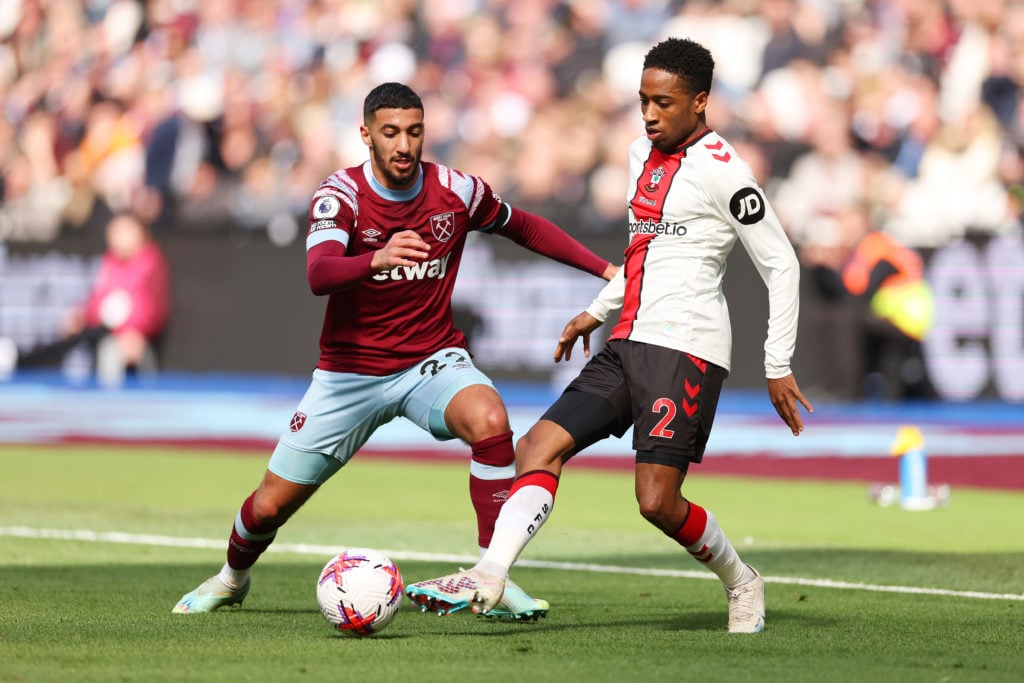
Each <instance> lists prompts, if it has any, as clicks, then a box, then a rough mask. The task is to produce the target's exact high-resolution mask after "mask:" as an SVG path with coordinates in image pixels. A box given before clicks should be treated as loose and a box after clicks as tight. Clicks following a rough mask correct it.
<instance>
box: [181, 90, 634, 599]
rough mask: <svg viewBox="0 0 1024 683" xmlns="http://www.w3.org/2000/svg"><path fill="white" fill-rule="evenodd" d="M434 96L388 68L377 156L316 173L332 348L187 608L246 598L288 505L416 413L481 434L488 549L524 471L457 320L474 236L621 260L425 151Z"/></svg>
mask: <svg viewBox="0 0 1024 683" xmlns="http://www.w3.org/2000/svg"><path fill="white" fill-rule="evenodd" d="M425 130H426V126H425V124H424V118H423V103H422V102H421V100H420V98H419V96H417V94H416V93H415V92H414V91H413V90H412V89H410V88H409V87H408V86H405V85H402V84H399V83H384V84H382V85H380V86H377V87H376V88H374V89H373V90H372V91H370V93H369V94H368V95H367V96H366V99H365V101H364V103H363V125H362V126H361V127H360V133H361V135H362V139H363V142H364V143H365V144H366V145H367V147H369V150H370V159H369V161H367V162H365V163H363V164H362V165H360V166H355V167H353V168H346V169H341V170H339V171H337V172H335V173H334V174H333V175H331V176H330V177H329V178H327V179H326V180H325V181H323V182H322V183H321V184H320V187H319V189H318V190H317V191H316V192H315V193H314V195H313V199H312V202H311V204H310V209H309V234H308V236H307V238H306V253H307V256H306V270H307V276H308V279H309V284H310V288H311V289H312V291H313V293H314V294H317V295H324V294H326V295H328V300H327V312H326V315H325V319H324V325H323V331H322V334H321V336H320V360H319V362H318V363H317V367H316V369H315V370H314V371H313V377H312V381H311V383H310V386H309V389H308V390H307V391H306V394H305V396H304V397H303V398H302V400H301V401H300V402H299V405H298V409H297V410H296V412H295V414H294V416H293V417H292V419H291V423H290V426H289V428H288V429H287V430H286V431H284V432H283V435H282V436H281V438H280V440H279V442H278V444H277V447H276V449H275V450H274V453H273V455H272V456H271V458H270V462H269V464H268V466H267V472H266V474H265V475H264V478H263V481H262V483H260V485H259V487H258V488H257V489H256V490H255V491H254V492H253V493H252V494H251V495H250V496H249V497H248V498H246V499H245V501H244V502H243V503H242V506H241V509H240V510H239V512H238V515H237V517H236V518H235V523H234V527H233V529H232V531H231V537H230V541H229V543H228V548H227V562H226V563H225V564H224V566H223V568H222V569H221V571H220V573H218V574H216V575H214V576H212V577H210V578H209V579H208V580H206V581H205V582H203V584H202V585H200V586H199V587H198V588H197V589H195V590H194V591H192V592H190V593H188V594H186V595H185V596H184V597H182V599H181V600H180V601H179V602H178V604H177V605H176V606H175V607H174V609H173V611H174V612H176V613H195V612H210V611H213V610H215V609H218V608H220V607H223V606H225V605H234V604H240V603H241V602H242V600H243V599H244V598H245V597H246V595H247V594H248V592H249V586H250V576H249V574H250V568H251V567H252V566H253V564H254V563H255V562H256V560H257V559H258V558H259V556H260V554H261V553H263V551H265V550H266V549H267V547H268V546H269V545H270V544H271V543H272V542H273V540H274V535H275V534H276V533H277V530H278V529H279V528H280V527H281V525H283V524H284V523H285V522H286V521H287V520H288V518H289V517H291V516H292V515H293V514H294V513H295V511H296V510H298V509H299V507H301V506H302V504H303V503H305V502H306V500H308V499H309V497H310V496H311V495H313V493H314V492H315V491H316V490H317V489H318V488H319V487H320V485H321V484H323V483H324V482H325V481H327V480H328V479H330V478H331V476H332V475H334V474H335V473H336V472H337V471H338V470H339V469H341V468H342V467H343V466H344V465H345V464H346V463H347V462H348V461H349V459H350V458H351V457H352V455H353V454H354V453H355V452H356V451H357V450H359V448H361V447H362V445H363V444H364V443H366V441H367V440H368V439H369V438H370V436H371V435H372V434H373V433H374V431H375V430H376V429H377V428H378V427H380V426H381V425H383V424H386V423H387V422H390V421H391V420H393V419H394V418H396V417H405V418H407V419H409V420H411V421H412V422H414V423H415V424H417V425H418V426H419V427H420V428H421V429H423V430H424V431H425V432H427V433H429V434H431V435H432V436H434V438H436V439H439V440H447V439H452V438H459V439H462V440H463V441H465V442H466V443H467V444H469V446H470V448H471V450H472V458H471V461H470V476H469V491H470V498H471V499H472V503H473V506H474V508H475V510H476V516H477V529H478V541H479V545H480V547H481V550H482V549H484V548H486V547H487V546H488V545H489V544H490V541H491V534H492V532H493V530H494V521H495V520H496V519H497V516H498V510H499V509H500V507H501V505H502V503H503V502H504V500H505V498H506V497H507V496H508V487H509V485H510V484H511V483H512V479H513V477H514V475H515V450H514V448H513V445H512V432H511V429H510V426H509V421H508V413H507V412H506V410H505V405H504V403H503V402H502V400H501V397H500V396H499V395H498V393H497V391H496V390H495V389H494V385H493V384H492V383H491V380H490V379H489V378H488V377H487V376H486V375H484V374H483V373H482V372H481V371H480V370H478V369H477V368H476V367H475V366H474V364H473V359H472V356H471V355H470V353H469V351H468V350H467V348H466V346H467V342H466V338H465V335H463V333H462V332H461V331H459V330H458V329H456V328H455V326H454V324H453V322H452V310H451V298H452V289H453V287H454V286H455V277H456V274H457V273H458V270H459V261H460V259H461V258H462V252H463V247H464V246H465V242H466V236H467V234H468V233H469V232H470V231H473V230H477V231H480V232H483V233H486V234H496V235H501V236H503V237H507V238H509V239H511V240H513V241H515V242H517V243H518V244H520V245H522V246H524V247H526V248H528V249H530V250H532V251H535V252H537V253H538V254H542V255H544V256H547V257H549V258H552V259H555V260H557V261H560V262H562V263H565V264H568V265H570V266H573V267H575V268H578V269H580V270H583V271H586V272H589V273H592V274H594V275H597V276H601V277H604V279H606V280H609V279H611V277H612V276H613V275H614V274H615V273H616V272H617V270H618V268H617V267H616V266H613V265H612V264H610V263H609V262H608V261H605V260H604V259H602V258H599V257H598V256H596V255H595V254H594V253H592V252H591V251H590V250H588V249H586V248H585V247H584V246H583V245H581V244H580V243H579V242H577V241H576V240H574V239H573V238H571V237H570V236H569V235H567V234H566V233H565V232H563V231H562V230H561V229H559V228H558V227H556V226H555V225H554V224H552V223H551V222H550V221H547V220H545V219H544V218H541V217H539V216H535V215H532V214H529V213H527V212H524V211H520V210H518V209H514V208H512V207H510V206H509V205H508V204H507V203H505V202H503V201H502V200H501V198H500V197H498V195H497V194H495V193H494V192H493V191H492V190H491V188H490V187H489V186H488V185H487V183H485V182H484V181H483V180H481V179H480V178H478V177H475V176H472V175H467V174H465V173H460V172H458V171H456V170H453V169H450V168H446V167H444V166H441V165H439V164H434V163H430V162H427V161H422V160H421V159H420V156H421V152H422V150H423V140H424V134H425ZM548 607H549V605H548V603H547V602H546V601H544V600H538V599H534V598H532V597H530V596H529V595H527V594H526V593H525V592H524V591H523V590H522V589H520V588H519V587H518V586H516V585H515V584H514V583H512V582H508V583H507V585H506V589H505V592H504V598H503V599H502V601H501V602H500V604H497V605H496V606H495V607H494V609H493V610H491V613H492V614H495V615H497V616H499V617H504V618H510V619H536V618H538V617H539V616H544V615H545V614H546V613H547V610H548Z"/></svg>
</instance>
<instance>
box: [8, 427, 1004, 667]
mask: <svg viewBox="0 0 1024 683" xmlns="http://www.w3.org/2000/svg"><path fill="white" fill-rule="evenodd" d="M266 456H267V454H263V453H258V454H251V453H245V454H240V453H237V452H228V451H215V450H210V451H207V450H176V449H169V448H136V447H124V446H119V447H105V448H98V447H54V448H51V447H42V446H36V447H15V446H6V447H0V682H6V681H69V680H75V681H243V680H251V681H320V680H323V681H328V680H329V681H417V682H418V681H492V682H493V681H530V682H531V683H532V682H539V681H560V682H568V681H575V680H586V681H588V683H589V682H597V681H634V680H635V681H663V680H664V681H667V680H699V681H702V682H711V681H818V682H820V681H900V682H902V681H936V682H938V681H1015V682H1019V681H1021V680H1024V495H1022V494H1020V493H1014V492H994V491H980V490H970V489H959V488H955V489H954V490H953V492H952V501H951V504H950V506H949V507H947V508H943V509H939V510H933V511H929V512H907V511H904V510H901V509H899V508H879V507H876V506H874V505H873V504H872V503H871V502H870V501H869V500H868V499H867V496H866V486H865V485H864V484H858V483H834V482H790V481H769V480H757V479H744V478H733V477H713V476H702V475H701V473H700V469H699V467H697V468H694V469H693V470H691V474H690V476H689V480H688V481H687V483H686V485H685V488H684V491H685V493H686V494H687V495H688V496H689V497H690V498H692V499H693V500H695V501H698V502H700V503H702V504H703V505H705V506H706V507H708V508H709V509H711V510H712V511H714V512H715V514H716V515H717V516H718V518H719V521H720V522H721V524H722V525H723V527H724V528H725V530H726V532H727V533H728V534H729V535H730V537H731V538H732V539H733V541H734V542H735V543H736V545H737V547H738V549H739V551H740V552H741V554H742V555H743V557H744V559H745V560H747V561H749V562H750V563H752V564H754V565H755V566H757V567H758V569H760V570H761V572H762V573H763V574H764V575H765V576H766V577H767V579H768V586H767V600H768V622H767V629H766V631H765V632H764V633H762V634H758V635H755V636H734V635H729V634H728V633H727V632H726V630H725V622H726V606H725V596H724V593H723V591H722V588H721V585H720V584H719V583H718V582H717V581H715V580H707V578H706V577H705V576H704V575H703V574H707V577H710V574H708V573H707V572H706V570H702V569H701V568H700V567H699V565H698V563H696V562H694V561H693V560H692V559H691V558H690V557H689V556H688V555H686V554H685V553H684V552H682V551H681V549H679V548H678V546H676V545H675V544H674V543H673V542H671V541H670V540H669V539H667V538H665V537H664V536H662V535H661V534H660V533H658V532H657V531H656V530H655V529H654V528H653V527H649V526H648V525H647V523H646V522H644V521H643V520H642V519H641V518H640V516H639V514H638V513H637V511H636V504H635V501H634V499H633V487H632V478H631V476H630V475H629V474H628V473H610V472H595V471H587V470H584V469H580V468H574V466H573V465H571V464H570V466H569V467H568V468H567V470H566V472H565V474H564V475H563V478H562V485H561V487H560V488H559V491H558V497H557V500H556V505H555V511H554V514H553V516H552V517H551V519H550V521H549V522H548V524H547V525H546V526H545V527H544V529H543V530H542V531H541V532H540V533H539V535H538V537H537V538H536V539H535V541H534V542H533V543H532V544H531V545H530V547H529V548H527V550H526V552H525V553H524V557H523V560H524V561H525V563H524V564H526V565H527V566H520V567H517V568H516V569H514V571H513V576H514V577H515V578H516V580H517V581H518V582H519V583H520V584H521V585H523V586H524V587H525V588H526V589H527V590H528V591H530V592H532V593H535V594H537V595H539V596H542V597H545V598H547V599H548V600H550V602H551V604H552V608H551V613H550V614H549V616H548V618H547V619H543V620H541V621H539V622H537V623H530V624H509V623H502V622H495V621H492V620H486V619H477V618H475V617H473V616H472V615H469V614H454V615H451V616H448V617H444V618H438V617H436V616H435V615H433V614H420V613H419V612H418V611H416V610H415V609H414V608H413V606H412V605H411V603H408V602H406V603H405V605H404V606H403V609H402V611H401V612H400V613H399V614H398V616H397V617H396V618H395V620H394V621H393V622H392V624H391V625H390V626H389V627H388V628H387V629H386V630H385V631H384V632H383V633H381V634H379V635H377V636H374V637H371V638H363V639H358V638H352V637H347V636H341V635H337V634H335V633H333V632H332V631H331V630H330V629H329V628H328V627H327V625H326V623H325V622H324V621H323V619H322V617H321V616H320V614H319V612H318V610H317V607H316V601H315V590H314V584H315V580H316V576H317V573H318V571H319V569H320V567H321V566H322V565H323V563H324V562H325V561H326V560H327V559H328V557H329V554H328V551H329V552H333V550H331V549H334V548H338V549H340V548H341V547H343V546H369V547H374V548H380V549H384V550H387V551H390V552H392V553H394V554H395V556H396V557H395V559H396V561H397V563H398V565H399V567H400V568H401V570H402V573H403V575H404V577H405V579H406V581H407V582H412V581H417V580H421V579H425V578H429V577H432V576H436V575H439V574H442V573H447V572H450V571H452V570H453V569H454V568H455V567H456V564H457V562H456V560H455V559H452V560H448V559H433V560H431V559H427V560H423V559H419V560H416V559H410V558H414V557H428V558H429V557H430V556H434V557H438V556H441V555H462V556H466V560H464V562H468V561H471V560H470V559H469V558H471V557H472V556H473V555H474V554H475V523H474V521H473V516H472V511H471V508H470V504H469V501H468V494H467V492H466V487H467V478H468V474H467V466H466V463H455V462H453V463H451V464H448V463H438V462H432V463H417V462H410V461H397V460H386V459H381V458H372V457H363V458H360V457H358V456H357V457H356V458H355V459H354V460H353V461H352V463H350V464H349V465H348V466H347V467H346V468H345V469H344V470H342V472H341V473H340V474H339V475H338V476H337V477H335V479H334V480H332V481H331V482H329V483H328V484H327V485H326V486H325V487H324V489H323V490H322V491H320V492H319V493H318V494H317V495H316V496H314V498H313V500H311V501H310V503H309V504H308V505H307V506H306V507H305V508H304V509H303V510H301V511H300V512H299V513H298V514H297V515H296V517H295V518H294V519H293V520H292V521H291V522H290V523H289V524H288V525H287V526H286V527H285V528H284V529H283V530H282V531H281V533H280V534H279V536H278V542H277V546H279V547H280V548H283V549H284V550H285V551H284V552H282V551H278V552H272V553H268V554H267V555H265V556H264V558H263V559H262V560H261V562H260V563H259V564H258V565H257V567H256V570H255V571H254V574H253V589H252V592H251V594H250V595H249V597H248V598H247V600H246V602H245V605H244V606H243V607H241V608H240V609H230V610H223V611H222V612H218V613H214V614H209V615H192V616H183V615H172V614H171V613H170V610H171V607H172V606H173V605H174V603H175V602H176V601H177V599H178V598H179V597H180V596H181V595H182V594H183V593H185V592H186V591H188V590H191V589H192V588H194V587H195V586H196V585H197V584H198V583H199V582H200V581H202V580H203V579H205V578H206V577H207V576H209V575H210V574H212V573H214V572H215V571H216V570H217V569H218V568H219V567H220V565H221V563H222V562H223V558H224V550H223V544H224V542H225V541H226V536H227V533H228V531H229V529H230V525H231V523H232V521H233V518H234V515H235V512H236V511H237V508H238V505H239V504H240V503H241V501H242V499H243V498H244V497H245V496H246V495H247V494H248V493H249V492H250V491H251V490H252V489H253V488H254V487H255V485H256V484H257V483H258V481H259V478H260V477H261V476H262V472H263V469H264V466H265V464H266ZM893 476H894V479H895V477H896V472H895V460H894V472H893ZM48 530H49V531H48ZM53 530H56V532H59V534H57V533H56V532H55V531H53ZM89 532H94V533H95V534H101V535H99V536H94V537H90V536H89V535H88V533H89ZM112 532H118V533H120V534H121V535H119V536H114V535H110V534H111V533H112ZM48 534H49V535H64V536H74V535H75V534H77V536H74V538H75V539H76V540H66V539H65V540H62V539H60V538H52V537H48ZM102 534H106V535H102ZM206 540H209V541H211V543H209V544H208V545H209V547H204V542H205V541H206ZM176 543H177V544H179V545H178V546H176V545H174V544H176ZM310 546H312V548H310ZM304 548H305V552H303V550H304ZM425 554H432V555H425ZM400 558H405V559H400ZM556 563H567V564H566V565H565V566H564V567H562V566H559V565H557V564H556ZM594 565H598V566H600V568H603V569H604V571H594V570H593V569H594V567H593V566H594ZM616 568H620V569H616ZM627 570H629V571H632V572H638V573H628V571H627ZM643 570H662V573H661V574H659V573H658V572H657V571H648V572H647V573H643ZM684 570H685V571H684ZM702 572H703V574H702ZM891 587H903V589H892V588H891ZM934 589H938V590H934ZM943 591H945V592H943Z"/></svg>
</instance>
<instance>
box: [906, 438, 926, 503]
mask: <svg viewBox="0 0 1024 683" xmlns="http://www.w3.org/2000/svg"><path fill="white" fill-rule="evenodd" d="M927 501H928V463H927V460H926V459H925V454H924V449H923V448H911V449H910V450H908V451H907V452H906V453H904V454H903V455H902V456H901V457H900V503H901V504H902V505H903V507H911V508H913V507H918V508H919V507H921V506H922V504H924V503H926V502H927Z"/></svg>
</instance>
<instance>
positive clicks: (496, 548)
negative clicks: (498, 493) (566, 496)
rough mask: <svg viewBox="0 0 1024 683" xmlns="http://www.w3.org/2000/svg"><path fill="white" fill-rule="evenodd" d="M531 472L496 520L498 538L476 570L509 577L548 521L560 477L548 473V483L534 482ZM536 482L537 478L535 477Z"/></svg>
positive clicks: (544, 475)
mask: <svg viewBox="0 0 1024 683" xmlns="http://www.w3.org/2000/svg"><path fill="white" fill-rule="evenodd" d="M530 476H531V475H526V476H525V477H523V478H522V479H520V480H519V481H517V482H516V485H514V486H513V488H512V495H510V496H509V497H508V500H506V501H505V504H504V505H502V506H501V512H500V513H499V514H498V521H496V522H495V523H494V537H493V538H492V539H491V545H490V547H489V548H487V551H486V552H484V555H483V557H482V558H480V561H479V562H477V564H476V567H474V569H476V570H478V571H481V572H483V573H484V574H490V575H492V576H500V577H502V578H505V577H506V576H508V570H509V567H511V566H512V564H513V563H514V562H515V561H516V558H518V557H519V554H520V553H521V552H523V548H525V547H526V544H527V543H529V542H530V539H531V538H532V537H533V535H534V534H535V533H537V531H538V530H539V529H540V527H541V526H542V525H543V524H544V522H545V521H547V518H548V516H549V515H550V514H551V509H552V508H553V507H554V504H555V496H554V491H553V489H554V488H556V487H557V480H556V479H554V477H550V478H549V475H548V474H547V473H543V474H542V475H540V476H541V477H542V479H541V480H539V481H542V482H543V483H544V484H547V485H548V486H551V485H552V483H553V484H554V486H551V489H549V488H548V487H547V486H542V485H540V484H535V483H531V480H530ZM534 481H537V480H536V479H534Z"/></svg>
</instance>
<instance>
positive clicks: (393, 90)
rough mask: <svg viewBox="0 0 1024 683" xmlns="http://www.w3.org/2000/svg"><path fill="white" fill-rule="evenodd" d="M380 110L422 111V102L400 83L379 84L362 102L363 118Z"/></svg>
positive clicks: (411, 90)
mask: <svg viewBox="0 0 1024 683" xmlns="http://www.w3.org/2000/svg"><path fill="white" fill-rule="evenodd" d="M380 109H419V110H422V109H423V101H422V100H421V99H420V96H419V95H417V94H416V91H414V90H413V89H412V88H410V87H409V86H407V85H404V84H402V83H381V84H380V85H378V86H377V87H376V88H374V89H373V90H371V91H370V92H369V93H367V95H366V99H365V100H363V118H364V119H365V118H370V117H371V116H373V115H374V114H376V113H377V111H378V110H380Z"/></svg>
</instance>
